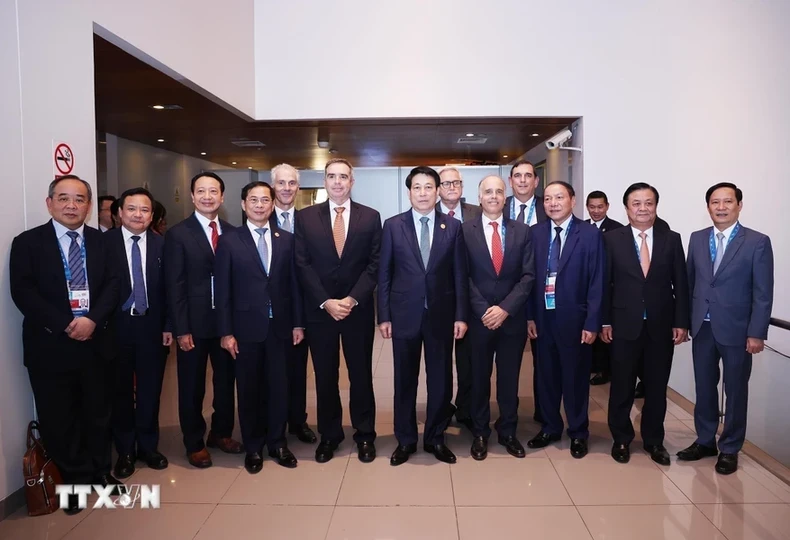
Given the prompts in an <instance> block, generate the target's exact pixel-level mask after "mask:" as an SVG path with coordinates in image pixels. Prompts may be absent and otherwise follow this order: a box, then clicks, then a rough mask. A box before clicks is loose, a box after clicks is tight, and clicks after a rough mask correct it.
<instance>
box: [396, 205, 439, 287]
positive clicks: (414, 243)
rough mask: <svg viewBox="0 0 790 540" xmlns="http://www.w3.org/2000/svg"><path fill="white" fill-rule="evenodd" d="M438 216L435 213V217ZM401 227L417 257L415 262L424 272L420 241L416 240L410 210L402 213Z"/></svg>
mask: <svg viewBox="0 0 790 540" xmlns="http://www.w3.org/2000/svg"><path fill="white" fill-rule="evenodd" d="M438 216H439V215H438V214H437V217H438ZM401 227H403V235H404V236H405V237H406V242H408V243H409V246H410V247H411V251H412V253H414V256H415V257H416V258H417V263H418V264H419V265H420V268H422V271H423V272H425V265H424V264H423V263H422V253H420V242H419V241H418V240H417V231H416V230H415V229H414V221H413V220H412V215H411V210H409V211H408V212H406V213H405V214H403V222H402V223H401Z"/></svg>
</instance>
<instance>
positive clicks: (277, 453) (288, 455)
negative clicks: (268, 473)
mask: <svg viewBox="0 0 790 540" xmlns="http://www.w3.org/2000/svg"><path fill="white" fill-rule="evenodd" d="M269 457H270V458H272V459H274V460H275V461H277V465H280V466H281V467H286V468H288V469H295V468H296V464H297V463H298V462H297V461H296V456H294V455H293V452H291V451H290V450H288V448H286V447H284V446H283V447H281V448H277V449H276V450H274V451H273V452H272V451H269Z"/></svg>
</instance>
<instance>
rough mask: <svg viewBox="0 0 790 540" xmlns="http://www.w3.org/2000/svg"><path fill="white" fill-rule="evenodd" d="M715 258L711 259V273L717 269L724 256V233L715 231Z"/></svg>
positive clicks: (714, 273) (714, 272)
mask: <svg viewBox="0 0 790 540" xmlns="http://www.w3.org/2000/svg"><path fill="white" fill-rule="evenodd" d="M716 239H717V240H718V241H717V242H716V259H715V260H714V261H713V275H716V272H718V271H719V265H721V260H722V259H723V258H724V233H716Z"/></svg>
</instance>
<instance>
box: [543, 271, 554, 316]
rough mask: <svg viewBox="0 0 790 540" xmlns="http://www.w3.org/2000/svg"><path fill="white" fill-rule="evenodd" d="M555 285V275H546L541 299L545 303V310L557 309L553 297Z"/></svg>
mask: <svg viewBox="0 0 790 540" xmlns="http://www.w3.org/2000/svg"><path fill="white" fill-rule="evenodd" d="M556 285H557V274H556V273H555V272H552V273H551V274H547V275H546V288H545V289H544V292H543V297H544V299H545V301H546V309H555V308H556V307H557V304H556V296H555V288H556Z"/></svg>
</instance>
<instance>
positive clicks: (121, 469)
mask: <svg viewBox="0 0 790 540" xmlns="http://www.w3.org/2000/svg"><path fill="white" fill-rule="evenodd" d="M112 472H113V474H114V475H115V476H116V477H117V478H129V477H130V476H132V475H133V474H134V456H133V455H132V454H123V455H122V456H118V461H116V462H115V467H113V469H112Z"/></svg>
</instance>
